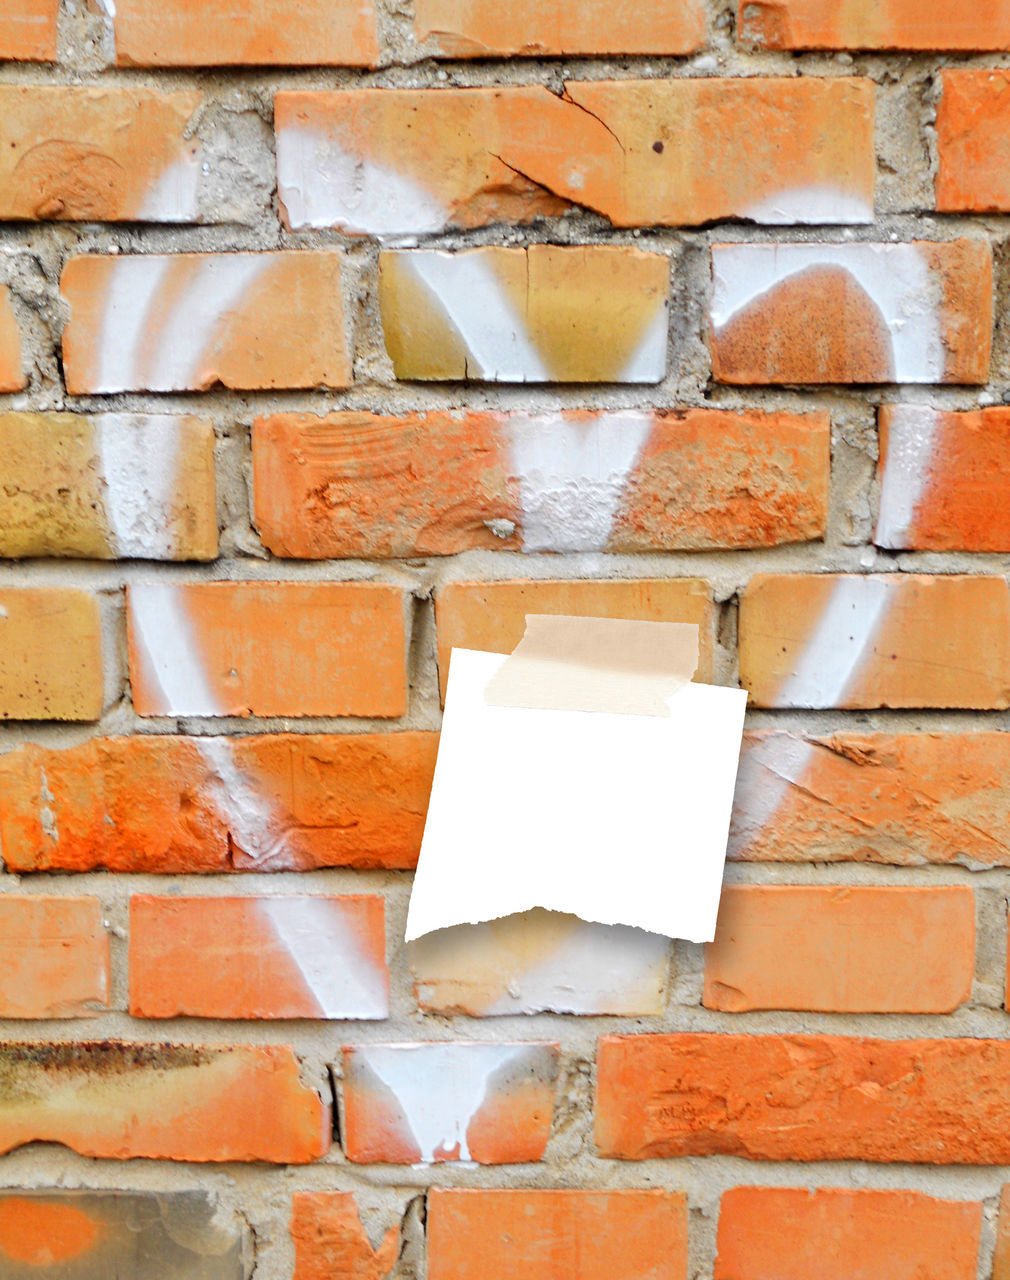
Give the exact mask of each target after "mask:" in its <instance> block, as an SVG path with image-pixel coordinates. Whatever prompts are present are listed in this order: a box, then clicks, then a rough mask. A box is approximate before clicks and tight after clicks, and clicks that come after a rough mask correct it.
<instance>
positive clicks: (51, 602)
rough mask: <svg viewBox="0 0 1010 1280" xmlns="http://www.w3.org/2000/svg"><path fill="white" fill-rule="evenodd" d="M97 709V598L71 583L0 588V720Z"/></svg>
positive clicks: (71, 715)
mask: <svg viewBox="0 0 1010 1280" xmlns="http://www.w3.org/2000/svg"><path fill="white" fill-rule="evenodd" d="M101 714H102V635H101V621H100V618H99V613H98V599H97V597H96V596H93V595H91V594H89V593H88V592H86V591H78V590H76V589H74V588H71V587H66V588H63V587H10V588H4V589H3V590H0V720H97V719H99V717H100V716H101Z"/></svg>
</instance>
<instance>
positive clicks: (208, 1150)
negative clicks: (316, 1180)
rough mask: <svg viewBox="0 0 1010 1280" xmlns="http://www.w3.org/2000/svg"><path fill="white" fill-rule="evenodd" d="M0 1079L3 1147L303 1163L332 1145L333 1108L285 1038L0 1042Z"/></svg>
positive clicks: (120, 1155)
mask: <svg viewBox="0 0 1010 1280" xmlns="http://www.w3.org/2000/svg"><path fill="white" fill-rule="evenodd" d="M0 1080H2V1082H3V1091H2V1093H0V1152H5V1151H11V1150H13V1148H15V1147H20V1146H23V1145H24V1144H25V1143H27V1142H58V1143H62V1144H63V1145H64V1146H66V1147H69V1148H70V1149H71V1150H72V1151H76V1152H78V1154H80V1155H83V1156H97V1157H105V1158H108V1159H113V1160H130V1159H134V1158H136V1157H148V1158H150V1159H156V1160H189V1161H227V1160H262V1161H269V1162H271V1163H275V1164H305V1163H308V1162H309V1161H311V1160H315V1159H317V1158H318V1157H319V1156H322V1155H325V1153H326V1151H327V1150H328V1148H329V1144H330V1117H329V1108H328V1107H326V1106H325V1105H324V1103H323V1102H322V1100H321V1099H320V1097H319V1095H318V1094H317V1093H315V1092H314V1091H313V1090H312V1089H310V1088H308V1087H307V1086H306V1085H304V1084H302V1083H301V1082H300V1080H299V1078H298V1060H297V1058H296V1057H295V1055H294V1053H293V1052H292V1051H291V1049H290V1048H286V1047H284V1046H283V1045H240V1044H231V1045H226V1046H217V1045H215V1046H209V1045H208V1046H191V1045H172V1044H143V1043H128V1042H125V1041H100V1042H95V1043H91V1042H87V1041H86V1042H83V1043H81V1042H77V1043H71V1044H44V1043H39V1044H4V1045H2V1046H0Z"/></svg>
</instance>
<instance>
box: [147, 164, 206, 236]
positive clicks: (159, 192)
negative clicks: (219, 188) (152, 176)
mask: <svg viewBox="0 0 1010 1280" xmlns="http://www.w3.org/2000/svg"><path fill="white" fill-rule="evenodd" d="M201 163H202V155H201V152H200V150H199V148H197V149H196V150H195V151H193V153H192V154H187V155H185V156H183V157H182V158H181V159H179V160H175V161H173V163H172V164H170V165H169V166H168V167H167V168H166V169H165V171H164V173H163V174H162V175H161V177H160V178H159V179H158V181H157V182H156V183H155V184H154V186H153V187H152V188H151V190H150V191H149V192H148V193H147V195H146V197H145V198H144V203H143V204H142V205H141V207H140V210H139V212H138V214H137V219H138V221H140V222H192V221H193V220H194V219H195V218H196V216H197V183H198V182H199V180H200V166H201Z"/></svg>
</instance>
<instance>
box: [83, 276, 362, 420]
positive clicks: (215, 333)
mask: <svg viewBox="0 0 1010 1280" xmlns="http://www.w3.org/2000/svg"><path fill="white" fill-rule="evenodd" d="M342 261H343V255H342V254H340V253H339V252H335V251H331V252H318V253H299V252H295V251H283V252H279V253H178V254H173V255H171V256H167V255H161V254H144V255H142V256H132V255H125V254H124V255H121V256H120V255H109V256H107V257H100V256H98V255H94V256H85V257H77V258H71V259H70V261H69V262H68V263H67V265H66V266H65V267H64V269H63V275H62V277H61V279H60V289H61V291H62V293H63V297H64V299H65V300H66V302H67V303H68V304H69V307H70V322H69V323H68V325H67V327H66V328H65V329H64V331H63V359H64V363H65V373H66V382H67V390H68V391H69V392H70V393H71V394H72V395H78V394H82V393H83V394H87V393H92V392H94V393H99V394H104V393H107V392H112V391H205V390H207V389H208V388H210V387H213V386H216V385H218V384H220V385H222V386H225V387H232V388H235V389H239V390H253V391H255V390H264V389H268V388H271V387H317V386H323V387H346V386H348V385H349V384H350V381H351V363H350V355H349V353H348V347H347V335H346V332H345V329H344V314H343V304H342V303H341V283H340V281H341V263H342ZM110 315H111V316H114V317H115V324H114V326H112V327H110V324H109V317H110ZM281 318H283V322H281Z"/></svg>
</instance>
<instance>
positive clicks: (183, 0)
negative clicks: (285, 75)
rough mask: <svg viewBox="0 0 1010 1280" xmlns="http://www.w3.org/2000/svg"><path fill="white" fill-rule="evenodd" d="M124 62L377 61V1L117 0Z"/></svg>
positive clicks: (185, 64)
mask: <svg viewBox="0 0 1010 1280" xmlns="http://www.w3.org/2000/svg"><path fill="white" fill-rule="evenodd" d="M115 15H116V16H115V20H114V27H115V36H116V61H117V62H118V64H119V65H120V66H121V67H122V66H127V67H128V66H140V67H201V66H222V65H225V66H227V65H231V64H236V63H238V64H241V63H246V64H249V65H261V66H262V65H266V66H270V65H275V66H315V65H330V66H352V67H368V66H372V65H373V64H374V62H375V60H376V58H377V57H378V52H379V50H378V44H377V41H376V32H375V10H374V7H373V4H372V0H297V2H294V0H251V3H248V4H245V5H243V7H242V9H241V10H240V11H238V12H236V10H235V8H234V6H233V5H232V4H230V3H228V0H116V8H115Z"/></svg>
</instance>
